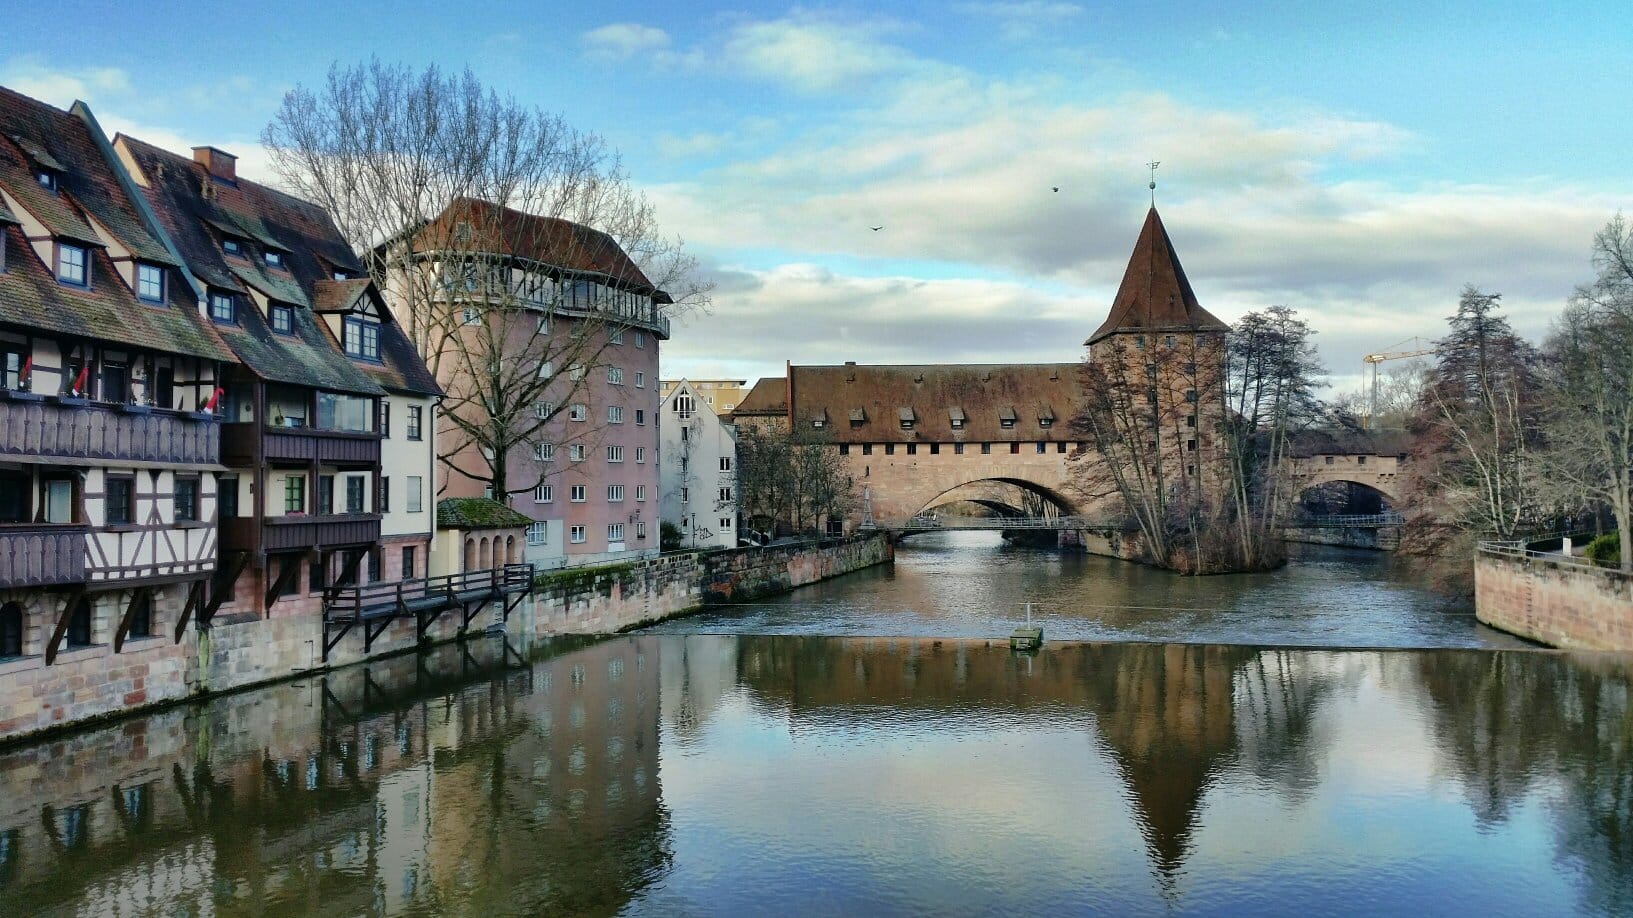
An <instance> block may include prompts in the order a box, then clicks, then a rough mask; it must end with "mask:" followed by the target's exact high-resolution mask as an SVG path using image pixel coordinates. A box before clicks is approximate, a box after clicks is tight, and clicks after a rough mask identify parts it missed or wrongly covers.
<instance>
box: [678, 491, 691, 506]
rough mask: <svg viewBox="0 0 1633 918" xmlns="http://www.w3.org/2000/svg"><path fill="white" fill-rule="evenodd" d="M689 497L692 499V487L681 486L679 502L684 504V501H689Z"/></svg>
mask: <svg viewBox="0 0 1633 918" xmlns="http://www.w3.org/2000/svg"><path fill="white" fill-rule="evenodd" d="M691 499H692V489H691V488H681V489H680V502H681V503H683V504H684V503H687V502H688V501H690V500H691Z"/></svg>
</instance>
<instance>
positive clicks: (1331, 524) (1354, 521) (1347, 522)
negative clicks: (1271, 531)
mask: <svg viewBox="0 0 1633 918" xmlns="http://www.w3.org/2000/svg"><path fill="white" fill-rule="evenodd" d="M1404 522H1406V517H1404V516H1402V515H1401V514H1399V513H1397V512H1395V511H1393V510H1386V511H1384V512H1383V513H1300V514H1298V515H1297V516H1294V517H1293V518H1292V519H1291V520H1289V521H1287V523H1285V525H1287V526H1292V527H1297V528H1320V529H1326V528H1334V529H1337V528H1351V527H1353V528H1357V529H1362V528H1367V527H1372V526H1399V525H1400V524H1402V523H1404Z"/></svg>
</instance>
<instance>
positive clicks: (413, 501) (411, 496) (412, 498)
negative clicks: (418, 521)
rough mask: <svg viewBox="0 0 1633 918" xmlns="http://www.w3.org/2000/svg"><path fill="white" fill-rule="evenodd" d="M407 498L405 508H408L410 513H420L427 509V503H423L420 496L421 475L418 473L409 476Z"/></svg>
mask: <svg viewBox="0 0 1633 918" xmlns="http://www.w3.org/2000/svg"><path fill="white" fill-rule="evenodd" d="M407 500H408V502H407V506H406V508H405V509H407V510H408V512H409V513H419V512H421V511H423V510H424V509H425V505H424V504H423V503H422V500H421V497H420V476H418V475H410V476H408V498H407Z"/></svg>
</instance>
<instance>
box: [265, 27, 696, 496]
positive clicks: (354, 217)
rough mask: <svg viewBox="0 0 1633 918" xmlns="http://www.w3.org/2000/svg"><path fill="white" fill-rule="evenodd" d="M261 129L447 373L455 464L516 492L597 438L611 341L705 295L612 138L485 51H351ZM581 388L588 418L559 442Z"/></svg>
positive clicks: (276, 161) (498, 489)
mask: <svg viewBox="0 0 1633 918" xmlns="http://www.w3.org/2000/svg"><path fill="white" fill-rule="evenodd" d="M263 142H264V143H265V144H266V146H267V148H268V150H269V151H270V152H271V155H272V161H273V166H274V168H275V169H276V170H277V172H278V173H279V175H280V176H281V178H282V179H283V180H284V182H285V183H286V184H287V185H288V186H289V187H290V188H291V189H292V190H293V191H294V192H295V193H297V194H299V195H301V196H303V197H307V198H309V199H311V200H313V201H316V202H317V203H319V204H321V205H323V206H324V207H325V208H326V209H327V210H328V211H329V212H330V213H331V214H332V215H333V216H334V219H335V221H336V223H337V224H338V226H339V227H340V230H341V232H342V234H344V236H345V237H346V239H347V241H348V242H349V243H350V244H351V245H352V247H353V248H354V249H355V250H356V251H357V252H358V253H359V254H360V255H362V256H363V257H364V259H365V263H366V264H368V265H369V267H370V271H371V273H372V274H373V275H374V277H375V279H376V281H377V282H379V283H380V285H381V287H382V289H383V290H385V291H386V294H387V297H388V300H390V301H391V303H392V305H393V310H394V312H395V313H396V315H397V318H398V321H399V322H401V323H402V324H403V326H404V328H405V330H406V331H407V333H408V335H409V337H410V339H411V340H412V341H413V342H414V344H415V346H416V348H417V349H418V350H419V352H420V353H421V354H422V355H423V356H424V358H425V360H426V363H427V365H428V366H429V367H430V369H431V371H432V372H433V373H434V374H435V375H436V376H437V378H438V380H439V381H440V382H441V383H442V384H443V387H444V389H445V391H446V396H445V398H444V401H443V418H444V437H443V440H442V442H441V444H440V445H439V455H440V456H441V459H442V461H443V462H444V464H445V466H446V467H447V468H448V469H449V470H450V471H451V472H452V473H453V474H455V475H460V476H464V477H466V478H468V479H472V480H475V481H478V482H481V483H483V484H485V485H487V486H489V487H490V488H491V489H492V492H493V494H494V495H495V496H496V497H499V498H501V499H508V498H509V496H510V495H513V494H517V493H522V492H527V491H531V490H532V489H533V488H534V487H536V486H537V485H538V484H540V483H542V482H543V481H544V480H545V479H546V478H548V477H549V476H550V475H551V474H554V473H556V472H558V471H559V470H561V469H563V468H565V467H567V466H569V465H571V464H572V461H573V460H572V456H573V455H574V454H580V455H582V456H583V457H586V458H588V457H589V456H591V454H592V453H593V452H595V451H596V449H595V447H596V441H597V437H598V433H599V432H600V431H601V430H603V429H604V427H605V425H606V424H607V423H609V422H611V419H610V418H609V417H608V416H607V413H606V410H605V409H607V408H610V407H614V406H612V405H597V404H593V403H592V402H591V400H590V399H589V398H587V397H586V393H587V392H588V391H590V387H588V386H587V385H586V382H587V380H589V379H591V378H594V376H596V375H599V374H603V373H606V372H609V370H611V369H616V368H612V367H610V365H609V363H608V361H607V360H606V356H607V353H606V348H607V347H608V346H609V345H610V344H613V343H616V342H618V341H619V340H621V339H622V338H623V337H624V336H625V335H626V334H628V335H632V336H640V335H645V334H648V333H649V332H652V331H658V330H661V329H666V328H667V323H668V321H669V318H670V316H671V315H673V314H674V313H675V312H677V311H678V310H682V309H686V308H693V307H702V306H706V304H707V302H708V297H709V287H708V285H707V284H704V283H701V282H699V281H697V280H696V279H695V272H694V269H695V262H694V259H693V258H692V257H691V256H690V255H688V254H687V253H686V252H685V250H684V248H683V247H682V245H681V243H680V242H679V241H678V240H673V239H669V238H667V237H665V236H663V235H662V233H661V232H660V230H659V227H658V225H657V221H656V218H655V215H654V213H653V211H652V208H651V206H650V204H649V203H648V202H647V201H646V199H645V198H644V197H643V196H642V195H641V194H640V193H639V192H638V191H637V190H635V189H634V188H633V187H632V186H631V184H630V182H629V180H628V177H627V175H626V174H625V172H624V170H623V167H622V165H621V163H620V161H619V158H618V156H617V154H616V153H614V152H613V151H611V150H609V149H608V148H607V147H606V145H605V143H604V142H603V141H602V140H601V138H599V137H597V136H596V135H594V134H588V133H584V132H581V131H578V130H576V129H574V128H573V127H571V126H570V125H568V124H567V123H566V122H565V121H564V120H563V119H562V118H561V117H560V116H559V115H554V114H550V113H547V112H543V111H541V110H538V109H536V108H530V107H527V106H524V105H521V104H519V103H517V102H515V101H514V100H512V99H510V98H508V97H505V96H502V95H500V94H498V93H497V92H495V91H493V90H490V89H487V88H485V87H484V86H483V85H482V84H481V83H480V82H479V81H478V80H477V79H476V77H475V76H474V75H473V74H472V73H471V72H470V71H469V70H466V71H464V72H463V73H460V74H458V75H453V74H445V73H444V72H442V71H441V70H439V69H438V68H436V67H435V66H432V67H428V68H426V69H425V70H423V71H418V72H416V71H413V70H410V69H409V68H407V67H404V66H392V65H387V64H383V63H381V62H379V61H377V60H376V61H371V62H369V63H367V64H362V65H359V66H355V67H342V66H340V65H338V64H337V65H335V66H334V67H332V68H331V69H330V71H329V75H328V79H327V81H326V82H325V83H324V84H323V85H322V86H319V87H305V86H301V87H297V88H295V89H294V90H291V91H290V92H289V93H287V94H286V95H285V96H284V99H283V103H282V105H281V106H280V108H279V110H278V112H277V114H276V115H275V116H274V117H273V120H272V122H271V123H270V124H269V125H268V126H267V128H266V130H265V132H264V133H263ZM609 381H610V380H609ZM655 382H656V380H654V383H655ZM574 406H582V412H583V414H584V415H585V420H584V426H583V427H578V426H577V425H573V426H572V427H573V430H574V433H573V435H572V437H571V442H568V443H555V442H549V441H548V439H547V433H546V431H547V430H549V429H552V422H553V421H555V420H556V419H557V417H558V415H559V414H560V413H561V412H563V411H567V412H573V411H575V410H578V409H575V407H574ZM648 407H650V406H643V409H644V408H648ZM555 429H559V427H557V428H555ZM574 446H578V447H582V448H581V449H577V450H574V449H573V447H574ZM563 449H565V451H566V452H567V455H565V456H563V455H561V454H560V453H559V452H558V450H563ZM534 455H536V456H539V457H541V458H545V459H550V458H554V459H555V460H556V461H554V462H530V461H527V460H528V457H530V456H534ZM518 470H526V473H525V474H521V475H520V477H517V475H516V473H517V471H518Z"/></svg>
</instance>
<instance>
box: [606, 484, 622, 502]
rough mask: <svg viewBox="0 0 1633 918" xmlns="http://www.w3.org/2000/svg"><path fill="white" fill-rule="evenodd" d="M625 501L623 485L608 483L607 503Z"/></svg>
mask: <svg viewBox="0 0 1633 918" xmlns="http://www.w3.org/2000/svg"><path fill="white" fill-rule="evenodd" d="M623 502H624V486H623V485H607V503H609V504H621V503H623Z"/></svg>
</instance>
